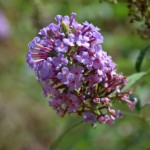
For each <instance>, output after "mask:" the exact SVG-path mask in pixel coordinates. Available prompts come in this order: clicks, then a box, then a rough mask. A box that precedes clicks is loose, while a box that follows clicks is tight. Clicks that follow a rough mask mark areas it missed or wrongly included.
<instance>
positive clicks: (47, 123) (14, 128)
mask: <svg viewBox="0 0 150 150" xmlns="http://www.w3.org/2000/svg"><path fill="white" fill-rule="evenodd" d="M71 12H76V13H77V21H79V22H84V21H85V20H87V21H89V22H91V23H93V24H94V25H95V26H98V27H99V28H100V29H101V33H102V35H103V36H104V43H103V49H104V50H105V51H107V52H108V54H110V55H111V56H112V57H113V60H114V62H116V63H117V64H118V72H123V73H124V74H125V75H131V74H133V73H135V72H136V71H135V62H136V59H137V56H138V55H139V52H140V51H141V50H142V49H143V48H145V47H146V46H147V45H148V44H150V41H148V40H143V39H141V38H140V36H139V35H138V34H137V33H136V30H135V28H134V25H131V24H130V23H129V19H128V17H127V16H128V8H127V6H126V4H125V3H118V4H115V5H111V4H109V3H106V2H103V3H99V1H98V0H93V1H91V0H0V150H48V149H49V146H50V145H51V143H52V142H53V141H54V140H55V139H56V138H57V137H58V136H59V135H60V134H61V133H62V132H63V131H64V130H66V129H67V128H68V127H70V126H71V125H73V124H74V123H76V122H78V121H79V120H81V118H80V117H76V116H73V115H70V116H65V117H64V118H60V117H58V116H57V114H56V113H55V111H54V110H52V108H50V107H49V106H48V98H45V97H44V96H43V93H42V88H41V85H39V84H38V83H37V80H36V78H35V76H34V72H33V71H32V70H31V69H30V68H29V67H28V66H27V64H26V61H25V57H26V53H27V51H28V47H27V44H28V42H30V41H31V40H32V39H33V38H34V36H36V35H37V33H38V31H39V29H40V28H42V27H44V26H46V25H48V24H49V23H50V22H53V21H54V17H55V16H56V15H57V14H61V15H70V13H71ZM149 54H150V52H149V53H147V55H146V57H145V58H144V62H143V64H142V70H143V71H145V70H147V69H149V68H150V67H149V62H150V55H149ZM149 89H150V78H149V77H145V78H143V79H142V80H140V81H139V82H138V83H137V84H136V86H135V87H134V90H135V94H136V95H137V96H138V98H139V101H140V104H139V107H138V109H137V110H135V111H134V112H129V111H128V108H127V106H121V107H122V109H123V110H124V111H126V112H127V113H126V114H124V116H123V118H122V119H120V120H117V121H116V123H115V124H114V125H113V126H108V125H98V126H97V127H96V128H95V129H93V128H91V126H90V125H88V124H82V125H80V126H78V127H76V128H74V129H73V130H72V131H70V132H69V133H68V134H67V135H66V136H65V138H64V139H63V140H62V141H61V143H60V145H59V147H58V150H83V149H86V150H100V149H101V150H150V121H149V116H150V106H149V105H148V103H150V92H149ZM145 104H147V105H146V107H144V110H143V109H142V111H141V110H140V107H142V106H144V105H145ZM128 113H130V114H128ZM139 114H141V115H143V116H147V117H146V118H145V117H144V118H142V117H139Z"/></svg>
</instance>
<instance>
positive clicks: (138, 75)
mask: <svg viewBox="0 0 150 150" xmlns="http://www.w3.org/2000/svg"><path fill="white" fill-rule="evenodd" d="M146 74H147V72H140V73H135V74H132V75H131V76H128V77H127V81H128V84H127V86H125V87H124V88H123V91H125V90H128V89H130V88H131V87H132V86H133V85H134V84H135V83H136V82H137V81H138V80H140V79H141V78H142V77H143V76H145V75H146Z"/></svg>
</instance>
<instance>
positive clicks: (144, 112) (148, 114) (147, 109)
mask: <svg viewBox="0 0 150 150" xmlns="http://www.w3.org/2000/svg"><path fill="white" fill-rule="evenodd" d="M140 117H141V118H143V119H145V120H146V121H150V104H145V105H144V106H143V107H142V109H141V111H140Z"/></svg>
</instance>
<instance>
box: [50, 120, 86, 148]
mask: <svg viewBox="0 0 150 150" xmlns="http://www.w3.org/2000/svg"><path fill="white" fill-rule="evenodd" d="M83 122H84V120H82V121H80V122H77V123H76V124H74V125H72V126H71V127H70V128H68V129H67V130H66V131H64V132H63V133H62V134H61V135H60V136H59V137H58V138H57V139H56V140H55V141H54V142H53V143H52V144H51V146H50V150H55V149H56V148H57V147H58V145H59V143H60V142H61V140H62V139H63V138H64V136H65V135H66V134H67V133H68V132H69V131H71V130H72V129H73V128H75V127H77V126H79V125H80V124H82V123H83Z"/></svg>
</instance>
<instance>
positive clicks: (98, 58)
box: [26, 13, 136, 124]
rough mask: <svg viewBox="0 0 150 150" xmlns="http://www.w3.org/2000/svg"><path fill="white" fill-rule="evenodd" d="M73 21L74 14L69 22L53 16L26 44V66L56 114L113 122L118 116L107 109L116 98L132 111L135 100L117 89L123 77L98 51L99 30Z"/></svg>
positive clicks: (101, 52) (109, 108)
mask: <svg viewBox="0 0 150 150" xmlns="http://www.w3.org/2000/svg"><path fill="white" fill-rule="evenodd" d="M75 17H76V14H75V13H72V14H71V17H70V18H69V17H68V16H64V17H62V16H60V15H57V16H56V17H55V20H56V21H57V24H54V23H51V24H49V25H48V26H47V27H45V28H43V29H41V30H40V32H39V34H38V36H37V37H35V38H34V39H33V40H32V41H31V42H30V43H29V44H28V46H29V51H28V53H27V57H26V60H27V63H28V64H29V66H30V67H31V68H32V69H33V70H34V71H35V74H36V77H37V79H38V81H39V82H40V83H42V85H43V91H44V95H45V96H48V95H49V96H50V101H49V105H50V106H51V107H52V108H53V109H55V110H56V111H57V113H58V115H60V116H64V115H65V114H66V113H68V114H71V113H76V114H78V115H81V116H83V118H84V120H85V122H88V123H91V124H93V123H96V122H99V123H100V124H103V123H106V124H112V123H113V122H114V121H115V119H116V118H121V116H122V113H121V112H120V111H119V110H114V109H112V108H111V106H112V102H113V101H114V100H115V99H117V100H118V99H119V100H121V101H125V102H126V103H127V104H128V105H129V108H130V109H133V108H134V106H135V104H136V101H135V102H133V101H130V100H129V96H128V95H129V92H122V91H121V89H122V88H123V87H124V86H125V85H126V84H127V81H126V78H125V77H124V76H123V75H122V74H117V73H116V64H115V63H114V62H113V61H112V58H111V56H109V55H107V53H106V52H105V51H103V50H102V46H101V43H102V42H103V36H102V35H101V34H100V33H99V28H97V27H94V26H93V25H92V24H90V23H88V22H84V23H82V24H80V23H78V22H77V21H76V20H75Z"/></svg>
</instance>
